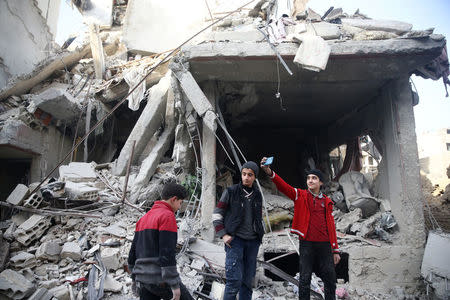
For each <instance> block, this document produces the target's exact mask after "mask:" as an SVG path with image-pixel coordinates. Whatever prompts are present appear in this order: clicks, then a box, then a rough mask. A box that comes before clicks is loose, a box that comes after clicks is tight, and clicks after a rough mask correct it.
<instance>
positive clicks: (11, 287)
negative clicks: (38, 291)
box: [0, 269, 35, 299]
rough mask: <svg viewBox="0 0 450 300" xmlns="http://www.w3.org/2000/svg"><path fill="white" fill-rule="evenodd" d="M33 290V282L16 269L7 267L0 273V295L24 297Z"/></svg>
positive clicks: (11, 297) (13, 297)
mask: <svg viewBox="0 0 450 300" xmlns="http://www.w3.org/2000/svg"><path fill="white" fill-rule="evenodd" d="M34 290H35V287H34V285H33V283H32V282H30V281H29V280H28V279H26V278H25V277H24V276H22V275H21V274H19V273H18V272H16V271H13V270H10V269H7V270H4V271H3V272H2V273H1V274H0V295H5V296H6V297H8V298H10V299H26V297H28V296H29V295H31V294H32V293H33V292H34Z"/></svg>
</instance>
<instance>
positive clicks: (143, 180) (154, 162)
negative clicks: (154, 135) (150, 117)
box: [134, 125, 175, 190]
mask: <svg viewBox="0 0 450 300" xmlns="http://www.w3.org/2000/svg"><path fill="white" fill-rule="evenodd" d="M174 136H175V127H174V126H173V125H172V126H170V127H167V128H166V129H165V130H164V132H163V134H162V135H161V136H160V137H159V139H158V142H157V143H156V144H155V146H154V147H153V149H152V151H151V152H150V154H149V155H148V156H147V158H146V159H145V160H144V161H143V162H142V164H141V168H140V170H139V174H138V175H137V176H136V179H135V181H134V189H136V190H137V189H139V188H141V187H143V186H144V185H145V184H147V183H148V182H149V181H150V178H151V177H152V176H153V174H154V173H155V170H156V167H157V166H158V164H159V163H160V161H161V158H162V157H163V155H164V153H166V152H167V150H169V147H170V144H171V143H172V140H173V138H174Z"/></svg>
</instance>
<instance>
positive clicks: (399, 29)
mask: <svg viewBox="0 0 450 300" xmlns="http://www.w3.org/2000/svg"><path fill="white" fill-rule="evenodd" d="M341 21H342V24H345V25H350V26H354V27H358V28H362V29H366V30H377V31H387V32H393V33H396V34H403V33H405V32H408V31H411V29H412V25H411V24H409V23H405V22H400V21H391V20H371V19H346V18H343V19H341Z"/></svg>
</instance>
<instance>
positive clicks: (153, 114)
mask: <svg viewBox="0 0 450 300" xmlns="http://www.w3.org/2000/svg"><path fill="white" fill-rule="evenodd" d="M171 76H172V74H171V72H167V74H166V75H165V76H164V77H163V78H162V79H161V80H160V81H159V82H158V84H156V85H154V86H153V87H151V88H150V93H149V96H148V99H147V105H146V106H145V108H144V110H143V111H142V113H141V116H140V117H139V119H138V121H137V122H136V125H135V126H134V127H133V130H132V131H131V133H130V135H129V136H128V139H127V141H126V142H125V145H124V146H123V147H122V150H121V151H120V154H119V157H118V158H117V161H116V163H115V165H114V167H113V174H114V175H125V171H126V168H127V166H128V161H129V159H130V156H131V151H132V147H133V143H135V146H134V156H133V160H135V159H136V160H137V159H138V157H139V156H140V155H141V153H142V151H144V149H145V147H146V146H147V144H148V142H149V141H150V139H151V138H152V137H153V135H154V134H155V132H156V130H157V129H158V128H159V127H160V126H161V124H162V123H163V119H164V115H165V110H166V100H167V92H168V90H169V87H170V82H171Z"/></svg>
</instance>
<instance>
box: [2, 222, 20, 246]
mask: <svg viewBox="0 0 450 300" xmlns="http://www.w3.org/2000/svg"><path fill="white" fill-rule="evenodd" d="M16 230H17V225H16V223H14V222H12V223H11V225H9V227H8V229H6V231H5V233H4V234H3V237H4V238H5V240H7V241H10V242H12V241H13V240H14V232H15V231H16Z"/></svg>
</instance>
